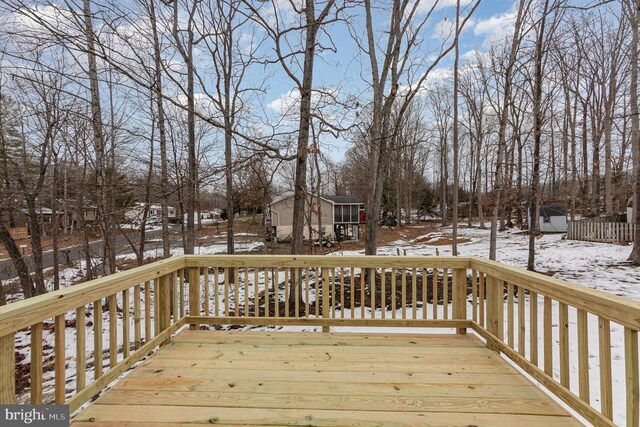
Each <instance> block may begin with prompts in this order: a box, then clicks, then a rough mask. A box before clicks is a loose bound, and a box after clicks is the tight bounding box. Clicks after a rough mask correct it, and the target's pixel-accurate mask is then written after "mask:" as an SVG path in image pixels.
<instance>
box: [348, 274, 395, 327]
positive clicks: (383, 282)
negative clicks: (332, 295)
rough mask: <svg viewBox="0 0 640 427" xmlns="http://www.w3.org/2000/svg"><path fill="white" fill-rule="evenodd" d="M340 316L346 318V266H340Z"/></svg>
mask: <svg viewBox="0 0 640 427" xmlns="http://www.w3.org/2000/svg"><path fill="white" fill-rule="evenodd" d="M383 283H384V282H383ZM383 311H384V310H383ZM340 318H341V319H344V267H340Z"/></svg>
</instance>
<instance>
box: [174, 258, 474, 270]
mask: <svg viewBox="0 0 640 427" xmlns="http://www.w3.org/2000/svg"><path fill="white" fill-rule="evenodd" d="M185 257H186V264H187V267H248V268H253V267H273V268H297V267H357V268H376V267H378V268H392V267H400V268H402V267H404V268H413V267H420V268H454V269H455V268H469V262H470V258H469V257H461V256H395V255H375V256H362V255H340V256H327V255H240V256H238V255H185Z"/></svg>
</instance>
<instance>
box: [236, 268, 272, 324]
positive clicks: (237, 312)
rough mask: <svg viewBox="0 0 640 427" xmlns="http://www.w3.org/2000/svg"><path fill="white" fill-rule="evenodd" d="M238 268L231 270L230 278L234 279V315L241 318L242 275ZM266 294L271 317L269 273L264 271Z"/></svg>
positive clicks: (266, 302)
mask: <svg viewBox="0 0 640 427" xmlns="http://www.w3.org/2000/svg"><path fill="white" fill-rule="evenodd" d="M239 271H240V270H238V269H237V268H232V269H231V274H230V276H231V277H232V279H233V295H234V297H233V301H234V302H233V315H234V316H240V283H239V282H240V274H239ZM264 294H265V304H266V307H267V316H268V315H269V271H268V270H267V269H266V268H265V269H264Z"/></svg>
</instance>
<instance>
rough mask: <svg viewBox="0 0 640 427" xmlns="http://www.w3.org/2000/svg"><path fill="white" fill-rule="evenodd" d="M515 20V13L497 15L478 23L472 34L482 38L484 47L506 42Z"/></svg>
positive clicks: (511, 32)
mask: <svg viewBox="0 0 640 427" xmlns="http://www.w3.org/2000/svg"><path fill="white" fill-rule="evenodd" d="M515 20H516V12H515V11H509V12H505V13H499V14H497V15H493V16H490V17H488V18H487V19H483V20H480V21H478V22H477V23H476V25H475V26H474V27H473V33H474V34H475V35H476V36H481V37H484V43H483V44H484V46H485V47H490V46H492V45H494V44H497V43H500V42H502V41H504V40H506V39H507V38H508V37H510V36H511V35H512V34H513V27H514V25H515Z"/></svg>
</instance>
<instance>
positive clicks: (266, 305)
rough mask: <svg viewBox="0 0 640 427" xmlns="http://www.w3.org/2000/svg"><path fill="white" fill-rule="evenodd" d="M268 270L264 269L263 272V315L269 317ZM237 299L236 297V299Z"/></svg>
mask: <svg viewBox="0 0 640 427" xmlns="http://www.w3.org/2000/svg"><path fill="white" fill-rule="evenodd" d="M269 270H270V269H269V268H265V269H264V270H263V271H264V315H265V316H266V317H271V311H270V310H269V288H270V286H269V282H270V280H269ZM236 298H237V297H236Z"/></svg>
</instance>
